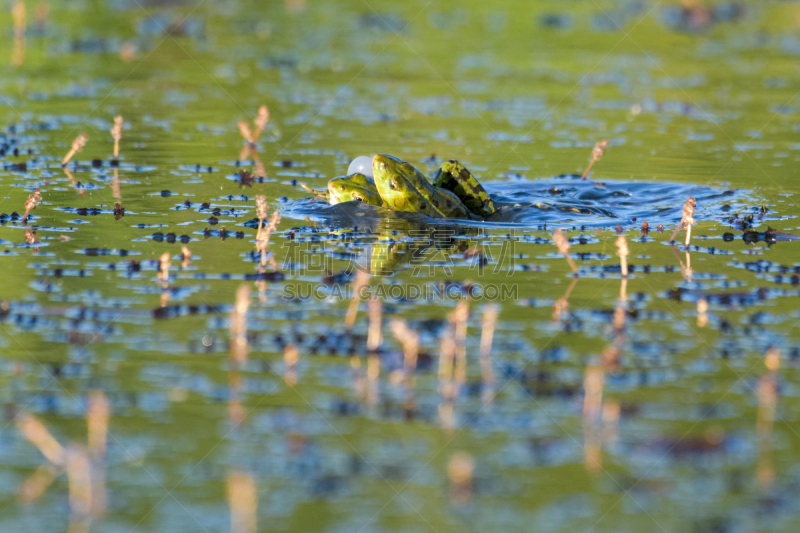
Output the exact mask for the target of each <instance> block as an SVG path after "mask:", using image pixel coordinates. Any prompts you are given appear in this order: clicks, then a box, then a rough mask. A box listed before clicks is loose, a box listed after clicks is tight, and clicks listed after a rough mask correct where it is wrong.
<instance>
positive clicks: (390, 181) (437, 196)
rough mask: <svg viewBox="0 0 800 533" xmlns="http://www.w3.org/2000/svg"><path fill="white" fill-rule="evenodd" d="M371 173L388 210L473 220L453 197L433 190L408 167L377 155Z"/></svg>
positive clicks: (411, 166) (444, 192)
mask: <svg viewBox="0 0 800 533" xmlns="http://www.w3.org/2000/svg"><path fill="white" fill-rule="evenodd" d="M372 171H373V174H374V175H375V185H377V187H378V192H379V193H380V195H381V198H383V201H384V202H385V203H386V206H387V207H389V208H390V209H394V210H395V211H405V212H408V213H425V214H427V215H429V216H432V217H437V218H473V217H471V216H470V212H469V210H468V209H467V208H466V207H465V206H464V204H462V203H461V201H460V200H459V199H458V197H457V196H456V195H455V194H453V193H451V192H450V191H446V190H443V189H437V188H435V187H434V186H433V185H431V184H430V183H429V182H428V180H427V179H425V176H423V175H422V173H421V172H420V171H419V170H417V169H416V168H415V167H414V166H413V165H412V164H411V163H408V162H406V161H403V160H401V159H398V158H396V157H394V156H390V155H385V154H378V155H376V156H375V157H374V158H373V160H372Z"/></svg>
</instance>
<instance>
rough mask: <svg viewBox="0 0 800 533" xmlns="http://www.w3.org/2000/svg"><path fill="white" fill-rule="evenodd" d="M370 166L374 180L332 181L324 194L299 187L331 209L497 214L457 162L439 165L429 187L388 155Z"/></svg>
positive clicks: (452, 215) (414, 170)
mask: <svg viewBox="0 0 800 533" xmlns="http://www.w3.org/2000/svg"><path fill="white" fill-rule="evenodd" d="M372 167H373V173H374V174H375V179H374V180H373V179H371V178H369V177H367V176H365V175H364V174H360V173H354V174H350V175H349V176H342V177H338V178H333V179H332V180H331V181H329V182H328V188H327V190H324V191H317V190H314V189H312V188H310V187H308V186H307V185H302V184H301V187H303V188H304V189H305V190H307V191H308V192H310V193H311V194H313V195H314V198H315V199H317V200H320V201H324V202H328V203H330V204H331V205H335V204H338V203H342V202H350V201H356V202H363V203H367V204H370V205H374V206H379V207H386V208H388V209H391V210H394V211H403V212H407V213H424V214H427V215H428V216H431V217H435V218H460V219H468V220H484V219H486V218H489V217H490V216H492V215H493V214H494V213H496V212H497V211H498V210H499V209H498V208H497V207H496V206H495V203H494V202H493V201H492V199H491V198H490V197H489V194H488V193H487V192H486V190H485V189H484V188H483V186H482V185H481V184H480V183H479V182H478V180H477V179H476V178H475V177H474V176H473V175H472V174H471V173H470V172H469V170H467V169H466V168H465V167H464V166H463V165H461V164H460V163H459V162H458V161H455V160H451V161H447V162H446V163H444V164H443V165H442V167H441V168H440V169H439V171H438V173H437V174H436V181H435V183H433V184H431V183H430V182H429V181H428V180H427V179H426V177H425V176H424V175H423V174H422V172H420V171H419V170H418V169H417V168H416V167H414V165H412V164H411V163H408V162H407V161H403V160H401V159H399V158H397V157H394V156H391V155H385V154H379V155H376V156H375V157H374V158H373V160H372Z"/></svg>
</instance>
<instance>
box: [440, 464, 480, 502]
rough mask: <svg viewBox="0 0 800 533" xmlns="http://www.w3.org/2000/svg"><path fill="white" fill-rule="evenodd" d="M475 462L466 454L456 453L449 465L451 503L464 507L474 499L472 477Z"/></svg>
mask: <svg viewBox="0 0 800 533" xmlns="http://www.w3.org/2000/svg"><path fill="white" fill-rule="evenodd" d="M474 470H475V460H474V459H473V457H472V456H471V455H470V454H468V453H466V452H456V453H455V454H453V457H451V458H450V461H449V462H448V463H447V477H448V478H449V479H450V501H451V502H452V503H453V505H464V504H466V503H467V502H469V500H470V499H471V498H472V475H473V472H474Z"/></svg>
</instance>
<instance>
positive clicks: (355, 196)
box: [328, 172, 383, 205]
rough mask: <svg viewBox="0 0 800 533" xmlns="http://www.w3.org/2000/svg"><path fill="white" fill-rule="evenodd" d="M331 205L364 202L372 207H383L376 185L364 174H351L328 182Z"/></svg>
mask: <svg viewBox="0 0 800 533" xmlns="http://www.w3.org/2000/svg"><path fill="white" fill-rule="evenodd" d="M328 192H329V193H330V203H331V205H334V204H338V203H341V202H351V201H355V202H363V203H365V204H370V205H383V201H382V200H381V195H380V194H378V189H377V188H376V187H375V183H374V182H373V181H372V180H371V179H369V178H368V177H366V176H365V175H364V174H359V173H358V172H356V173H355V174H350V175H349V176H343V177H340V178H333V179H332V180H331V181H329V182H328Z"/></svg>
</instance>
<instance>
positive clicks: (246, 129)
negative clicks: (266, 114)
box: [238, 120, 253, 145]
mask: <svg viewBox="0 0 800 533" xmlns="http://www.w3.org/2000/svg"><path fill="white" fill-rule="evenodd" d="M238 126H239V133H240V134H241V135H242V137H244V140H245V141H247V144H249V145H252V144H253V132H252V131H250V126H248V125H247V122H245V121H244V120H240V121H239V123H238Z"/></svg>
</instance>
